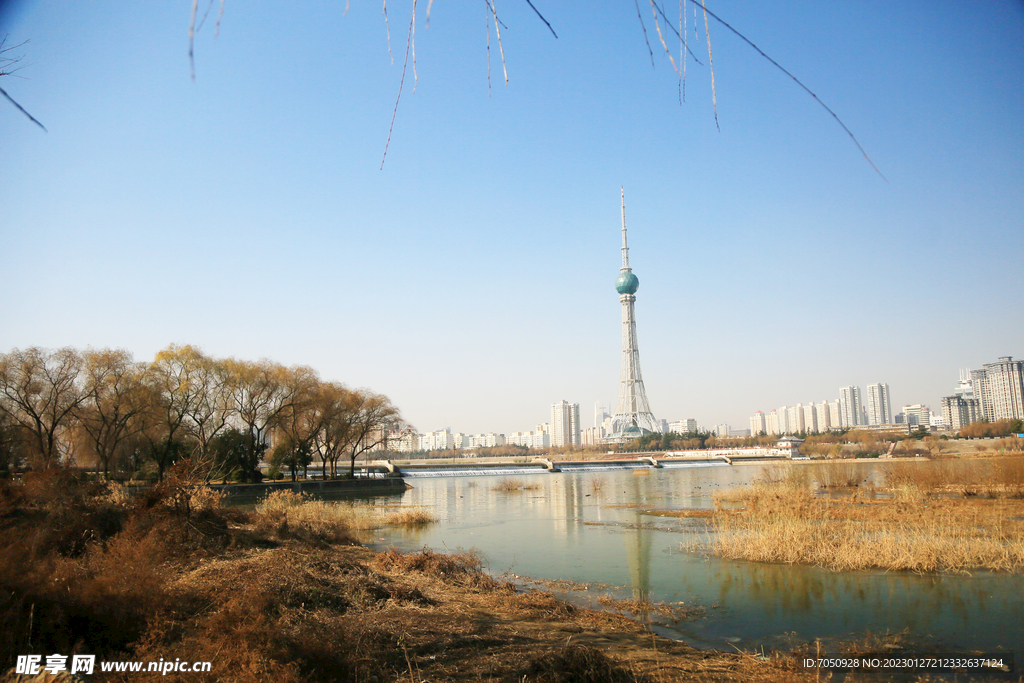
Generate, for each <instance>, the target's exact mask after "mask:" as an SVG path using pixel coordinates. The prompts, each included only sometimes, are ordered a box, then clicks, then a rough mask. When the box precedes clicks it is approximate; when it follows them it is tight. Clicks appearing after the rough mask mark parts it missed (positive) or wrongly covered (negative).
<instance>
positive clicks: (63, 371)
mask: <svg viewBox="0 0 1024 683" xmlns="http://www.w3.org/2000/svg"><path fill="white" fill-rule="evenodd" d="M81 372H82V356H81V355H80V354H79V353H78V351H76V350H75V349H71V348H63V349H57V350H56V351H49V350H46V349H40V348H37V347H32V348H30V349H25V350H24V351H21V350H18V349H14V350H13V351H11V352H10V353H6V354H3V355H0V411H2V412H3V413H4V414H5V415H6V416H7V418H8V419H9V420H10V421H11V423H12V424H13V425H14V426H16V428H17V431H18V432H19V433H20V435H21V436H22V438H23V439H24V442H25V447H26V450H27V452H28V457H29V461H30V464H32V465H37V466H39V467H41V468H42V469H49V468H50V467H53V466H54V465H57V464H60V463H61V461H62V460H65V459H67V458H69V457H70V455H71V453H70V450H69V440H68V439H67V438H66V437H67V436H68V434H67V432H69V430H70V429H71V427H72V425H73V423H74V419H75V411H76V410H77V408H78V406H79V405H80V404H81V402H82V400H83V396H82V391H81V387H80V385H79V375H80V374H81Z"/></svg>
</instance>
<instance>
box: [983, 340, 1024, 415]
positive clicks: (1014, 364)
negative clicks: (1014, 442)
mask: <svg viewBox="0 0 1024 683" xmlns="http://www.w3.org/2000/svg"><path fill="white" fill-rule="evenodd" d="M985 398H986V400H987V402H988V403H989V404H991V406H992V408H991V413H992V414H991V418H990V419H991V420H992V421H993V422H994V421H996V420H1020V419H1024V361H1019V360H1017V361H1015V360H1013V357H1012V356H1002V357H1000V358H999V360H998V361H996V362H995V363H986V364H985Z"/></svg>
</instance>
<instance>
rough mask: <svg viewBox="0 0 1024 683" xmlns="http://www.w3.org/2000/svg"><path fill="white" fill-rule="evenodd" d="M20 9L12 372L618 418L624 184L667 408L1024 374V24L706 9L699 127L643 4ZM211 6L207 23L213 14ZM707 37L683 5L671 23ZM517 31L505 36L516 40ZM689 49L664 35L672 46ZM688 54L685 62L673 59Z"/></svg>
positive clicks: (938, 5) (11, 166)
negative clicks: (236, 367)
mask: <svg viewBox="0 0 1024 683" xmlns="http://www.w3.org/2000/svg"><path fill="white" fill-rule="evenodd" d="M534 4H535V5H537V7H538V8H539V9H540V10H541V11H542V12H543V13H544V14H545V16H546V17H547V19H548V20H549V21H550V22H551V23H552V25H553V26H554V28H555V30H556V31H557V33H558V38H557V39H555V38H554V37H553V36H552V35H551V34H550V33H549V32H548V30H547V28H546V27H545V26H544V25H543V24H542V23H541V22H540V21H539V20H538V19H537V18H536V17H535V16H534V15H533V13H532V10H530V8H529V6H528V5H527V4H526V3H525V2H522V0H515V1H510V0H503V1H502V2H500V3H499V4H498V6H497V10H498V13H499V16H500V17H501V19H502V22H503V24H504V26H503V27H502V32H501V35H502V44H503V47H504V51H505V61H506V65H507V68H508V73H509V83H508V85H507V87H506V86H505V85H504V84H503V79H502V76H501V68H502V67H501V61H500V56H499V53H498V49H497V48H498V46H497V42H496V38H495V35H494V33H493V25H492V26H491V35H490V41H491V53H490V67H491V75H490V77H491V87H490V94H488V83H487V69H488V61H487V60H488V56H487V24H486V15H485V7H486V5H485V3H483V2H481V3H479V6H475V7H473V8H472V9H470V8H469V7H467V5H466V3H453V2H446V1H442V0H438V2H435V3H433V5H432V8H431V17H430V26H429V28H428V27H427V26H426V23H425V9H426V6H427V3H425V2H420V3H419V4H418V6H417V12H418V13H417V26H416V71H417V75H418V80H417V82H416V84H415V86H416V87H415V92H413V79H412V73H411V65H410V69H409V73H408V74H407V77H406V83H405V89H404V91H403V95H402V101H401V104H400V106H399V110H398V115H397V119H396V122H395V127H394V133H393V136H392V139H391V145H390V149H389V151H388V156H387V161H386V163H385V164H384V167H383V169H382V170H381V169H380V162H381V156H382V153H383V150H384V144H385V141H386V140H387V135H388V126H389V123H390V120H391V115H392V110H393V107H394V104H395V96H396V94H397V92H398V86H399V79H400V77H401V71H402V57H403V54H404V48H405V37H406V31H407V28H408V25H409V18H410V10H411V4H410V3H409V2H402V1H400V0H393V2H391V3H388V17H389V26H390V31H391V52H392V54H393V56H394V63H392V61H391V58H390V57H389V53H388V43H387V37H386V33H385V25H384V22H383V17H382V15H381V5H380V4H379V3H369V4H367V3H363V2H360V1H359V0H352V2H351V5H350V7H349V9H348V12H347V14H346V12H345V3H344V2H341V1H340V0H339V1H335V2H311V3H304V4H302V5H299V6H291V7H283V6H282V5H281V3H270V2H257V3H242V2H238V1H237V0H227V2H226V4H225V11H224V17H223V21H222V24H221V29H220V35H219V37H215V36H214V30H213V29H214V26H213V19H214V17H215V16H216V13H217V7H216V6H215V7H214V8H213V11H212V13H211V18H210V19H209V20H208V21H207V24H206V25H204V26H203V27H202V29H201V30H200V31H199V33H198V34H197V38H196V50H195V53H196V81H195V82H194V83H193V82H192V81H191V79H190V77H189V63H188V54H187V48H188V35H187V34H188V23H189V10H190V3H189V2H187V1H185V0H181V1H180V2H175V3H128V2H114V1H111V2H98V3H65V2H56V1H53V2H47V1H33V0H22V1H21V2H16V3H5V4H3V9H2V11H0V35H2V34H6V35H7V36H8V38H7V40H8V44H9V45H10V44H16V43H20V42H21V41H23V40H30V42H29V43H28V44H27V45H25V46H24V47H23V48H22V49H21V50H20V52H21V53H22V54H24V56H25V58H24V61H23V62H22V64H23V65H24V66H25V68H24V69H22V70H21V71H20V72H18V74H17V76H16V77H15V76H12V77H5V78H3V79H0V87H3V88H4V89H5V90H6V91H7V92H8V93H9V94H10V95H11V96H12V97H14V98H15V99H17V100H18V101H19V102H20V103H21V104H22V105H23V106H24V107H26V108H27V109H28V110H29V111H30V112H31V113H32V114H33V115H34V116H36V117H37V118H38V119H39V120H41V121H42V122H43V123H44V124H45V125H46V127H47V129H48V131H49V132H48V133H44V132H43V131H41V130H39V129H38V128H36V127H35V126H34V125H32V124H31V123H30V122H29V121H28V120H27V119H25V118H24V117H23V116H21V115H20V114H19V113H18V112H17V111H16V110H15V109H14V108H13V107H10V106H8V105H6V103H0V277H2V282H3V285H4V296H3V297H2V298H0V349H3V350H8V349H10V348H13V347H26V346H46V347H58V346H63V345H72V346H76V347H79V348H84V347H86V346H94V347H103V346H112V347H121V348H127V349H129V350H131V351H132V352H133V353H134V354H135V355H136V357H137V358H140V359H149V358H151V357H152V355H153V354H154V353H155V352H156V351H157V350H159V349H161V348H163V347H165V346H167V345H168V344H170V343H189V344H195V345H198V346H201V347H202V348H203V349H204V350H205V351H206V352H207V353H209V354H211V355H215V356H221V357H223V356H237V357H242V358H259V357H269V358H272V359H274V360H277V361H280V362H282V363H286V364H305V365H310V366H312V367H314V368H316V369H317V370H319V371H320V373H321V375H322V376H323V377H325V378H328V379H335V380H340V381H343V382H345V383H347V384H349V385H351V386H356V387H369V388H371V389H374V390H376V391H380V392H383V393H385V394H387V395H388V396H390V397H391V398H392V400H394V401H395V403H396V404H397V405H398V406H399V407H400V408H401V410H402V411H403V414H404V416H405V417H406V418H407V419H408V420H409V421H410V422H411V423H412V424H413V425H415V426H416V427H417V428H419V429H421V430H424V431H426V430H434V429H439V428H442V427H444V426H451V427H452V428H453V429H454V430H457V431H466V432H479V431H501V432H512V431H520V430H529V429H532V428H533V427H534V425H535V424H536V423H538V422H542V421H547V420H548V419H549V416H550V412H549V406H550V404H551V403H553V402H556V401H559V400H561V399H567V400H570V401H578V402H579V403H580V404H581V410H582V412H583V416H584V417H583V423H584V426H590V424H591V419H592V417H591V416H592V407H593V403H594V402H595V401H598V400H600V401H604V402H606V403H612V404H614V401H615V394H616V391H617V384H618V376H619V361H620V350H619V346H620V317H619V316H620V308H619V302H618V298H617V295H616V293H615V290H614V287H613V282H614V279H615V276H616V275H617V274H618V268H619V251H618V247H619V239H620V235H619V187H620V186H625V189H626V210H627V222H628V226H629V230H630V232H629V235H630V247H631V265H632V266H633V268H634V271H635V272H636V274H637V275H638V276H639V278H640V283H641V284H640V290H639V292H638V295H637V296H638V300H637V318H638V334H639V343H640V351H641V360H642V365H643V370H644V379H645V381H646V384H647V391H648V396H649V398H650V402H651V405H652V408H653V410H654V412H655V414H656V416H657V417H659V418H666V419H669V420H674V419H682V418H686V417H694V418H696V419H697V420H698V421H699V422H701V423H702V424H706V425H713V424H715V423H717V422H723V421H726V422H729V423H730V424H732V425H734V426H736V427H741V428H742V427H746V426H748V425H747V418H748V417H749V415H751V414H752V413H753V412H754V411H755V410H759V409H760V410H764V411H768V410H770V409H772V408H774V407H777V406H780V405H786V404H788V405H792V404H795V403H796V402H798V401H799V402H805V403H806V402H807V401H811V400H814V401H820V400H823V399H830V400H831V399H834V398H836V397H837V396H838V390H839V387H840V386H844V385H848V384H857V385H859V386H861V387H864V386H865V385H866V384H868V383H872V382H877V381H882V382H887V383H888V384H889V385H890V387H891V391H892V396H893V401H894V404H895V405H896V406H897V407H898V406H900V405H903V404H905V403H917V402H924V403H928V404H931V405H932V407H933V408H935V409H938V407H939V405H938V401H939V397H940V396H944V395H948V394H949V393H951V392H952V389H953V388H954V387H955V384H956V380H957V370H958V368H965V367H980V366H981V365H982V364H983V363H986V362H992V361H994V360H995V359H996V357H997V356H1001V355H1013V356H1024V316H1022V315H1021V310H1022V306H1021V302H1022V295H1024V268H1022V267H1021V263H1022V258H1021V257H1022V255H1024V248H1022V237H1024V125H1022V122H1024V5H1022V3H1021V2H1019V1H1015V0H990V1H987V2H981V3H962V2H946V1H938V2H923V1H921V2H918V1H913V0H907V1H906V2H901V3H883V2H863V3H820V2H809V1H808V2H802V1H798V0H793V1H790V0H785V1H783V2H776V3H763V2H749V1H746V0H732V1H728V2H715V3H714V4H709V5H708V7H709V8H710V9H712V10H713V11H715V12H716V13H718V14H719V15H720V16H722V17H723V18H725V19H726V20H727V21H729V22H730V23H731V24H732V25H733V26H734V27H735V28H736V29H738V30H739V31H741V32H743V33H744V34H745V35H746V36H747V37H748V38H750V39H751V40H752V41H753V42H755V43H756V44H757V45H758V46H759V47H761V48H762V49H763V50H765V52H767V53H768V54H769V55H771V56H772V57H773V58H774V59H776V60H777V61H778V62H779V63H781V64H782V65H783V66H785V67H786V68H787V69H789V70H790V71H791V72H792V73H793V74H795V75H796V76H797V77H798V78H800V79H801V80H802V81H803V82H804V83H805V84H806V85H807V86H808V87H809V88H810V89H811V90H813V91H814V92H815V93H816V94H817V95H818V96H819V97H820V98H821V99H822V100H823V101H824V102H825V103H827V104H828V105H829V106H830V107H831V108H832V109H833V110H834V111H835V112H836V113H837V114H838V116H839V117H840V118H842V120H843V121H844V122H845V123H846V125H847V126H848V127H849V128H850V129H851V130H852V131H853V132H854V134H855V135H856V136H857V138H858V140H859V141H860V143H861V144H862V145H863V146H864V148H865V149H866V150H867V152H868V154H869V155H870V156H871V158H872V160H873V161H874V163H875V164H876V165H877V166H878V168H879V169H880V170H881V172H882V174H884V176H885V178H886V179H887V181H888V182H886V180H883V179H882V178H881V177H880V176H879V175H878V174H877V173H875V171H874V170H873V169H872V168H871V166H870V165H869V164H868V163H867V162H866V161H865V160H864V158H863V157H862V156H861V155H860V152H859V151H858V150H857V148H856V147H855V146H854V145H853V143H852V142H851V141H850V139H849V138H848V137H847V135H846V134H845V133H844V132H843V130H842V129H841V128H840V127H839V126H838V125H837V124H836V123H835V121H834V120H833V119H832V117H831V116H830V115H829V114H828V113H827V112H826V111H825V110H823V109H822V108H821V107H820V106H818V105H817V104H816V103H815V102H814V101H813V100H812V99H811V98H810V97H809V96H808V95H806V94H805V93H804V92H803V91H801V90H800V89H799V88H798V87H797V86H796V85H795V84H794V83H793V82H792V81H790V80H789V79H788V78H787V77H786V76H785V75H783V74H781V73H779V72H778V71H777V70H775V69H774V67H772V66H771V65H770V64H768V63H767V62H766V61H764V60H763V59H762V58H760V57H759V56H758V55H757V54H756V53H755V52H754V51H753V50H751V49H750V48H749V47H748V46H747V45H745V44H743V43H742V42H741V41H740V40H738V39H737V38H735V37H734V36H732V35H730V34H729V33H728V32H727V31H726V30H724V29H723V28H722V27H721V26H717V25H716V24H714V23H713V22H712V24H711V27H710V28H711V43H712V48H713V56H714V66H715V94H716V99H717V109H718V120H719V124H720V126H721V130H718V129H717V128H716V125H715V119H714V113H713V109H712V107H713V105H712V93H711V84H710V81H711V77H710V73H709V69H708V66H707V63H708V60H707V47H706V44H705V37H704V26H703V17H702V16H701V15H699V14H698V20H699V36H698V38H697V39H694V38H693V14H692V9H691V10H690V13H689V15H688V19H687V23H688V25H689V29H690V46H691V48H692V49H693V50H694V52H695V53H696V54H697V56H698V57H699V58H700V60H701V62H702V63H703V65H697V64H695V63H694V62H693V60H692V59H690V60H689V61H688V64H687V80H686V102H685V104H683V105H680V102H679V82H678V77H677V75H676V73H675V72H674V71H673V69H672V65H671V64H670V63H669V61H668V59H667V57H666V56H665V55H664V53H663V52H661V51H660V45H659V43H658V42H657V37H656V34H655V28H654V25H653V22H652V20H651V18H650V7H649V5H644V3H642V2H641V3H640V6H641V9H642V10H643V16H644V21H645V23H646V28H647V32H648V37H649V39H650V40H651V47H652V48H653V49H654V52H655V54H654V62H655V65H654V67H652V66H651V60H650V58H649V56H648V53H647V48H646V46H645V45H644V37H643V33H642V31H641V28H640V23H639V21H638V19H637V16H636V8H635V5H634V4H633V3H629V2H623V1H616V2H600V3H592V4H590V5H588V9H585V10H581V9H579V6H578V5H574V4H571V3H549V2H543V1H541V2H537V1H536V0H535V2H534ZM201 9H202V7H201ZM665 9H666V12H667V13H668V14H669V16H672V17H676V18H677V17H678V11H679V9H678V3H677V4H676V5H672V3H668V4H666V6H665ZM492 24H493V21H492ZM662 28H663V30H665V28H664V26H663V27H662ZM673 50H674V54H675V57H676V60H677V61H678V47H677V46H676V47H674V48H673Z"/></svg>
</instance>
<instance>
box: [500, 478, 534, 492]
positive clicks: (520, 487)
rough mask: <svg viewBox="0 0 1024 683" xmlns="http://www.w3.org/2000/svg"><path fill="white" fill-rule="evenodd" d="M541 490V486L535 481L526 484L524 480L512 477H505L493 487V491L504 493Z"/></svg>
mask: <svg viewBox="0 0 1024 683" xmlns="http://www.w3.org/2000/svg"><path fill="white" fill-rule="evenodd" d="M539 489H540V484H538V483H537V482H535V481H534V482H525V481H523V480H522V479H515V478H512V477H503V478H502V479H501V480H500V481H499V482H498V483H497V484H495V485H494V487H493V490H495V491H501V492H504V493H514V492H516V491H537V490H539Z"/></svg>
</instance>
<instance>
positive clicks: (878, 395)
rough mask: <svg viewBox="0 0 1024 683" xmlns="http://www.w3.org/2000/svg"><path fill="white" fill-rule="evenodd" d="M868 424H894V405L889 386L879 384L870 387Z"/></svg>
mask: <svg viewBox="0 0 1024 683" xmlns="http://www.w3.org/2000/svg"><path fill="white" fill-rule="evenodd" d="M868 424H871V425H887V424H892V404H891V403H890V401H889V385H888V384H884V383H881V382H879V383H878V384H869V385H868Z"/></svg>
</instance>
